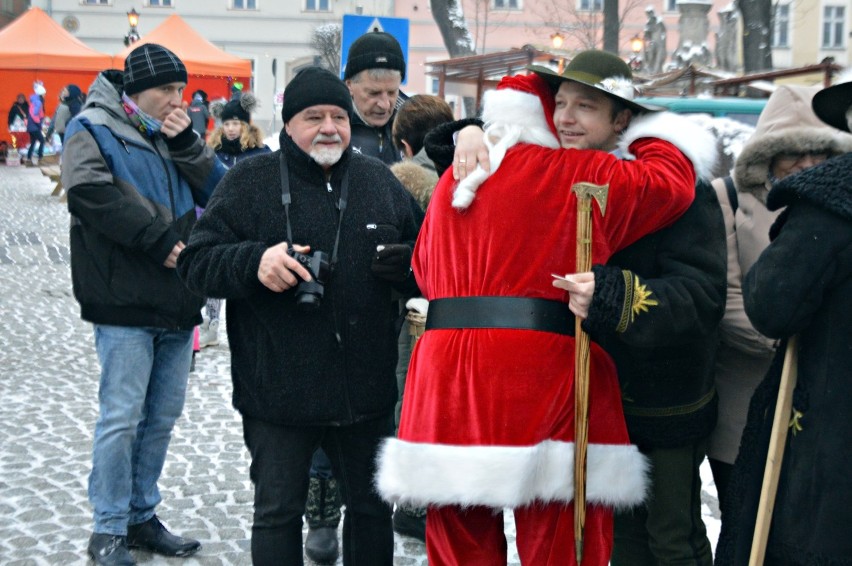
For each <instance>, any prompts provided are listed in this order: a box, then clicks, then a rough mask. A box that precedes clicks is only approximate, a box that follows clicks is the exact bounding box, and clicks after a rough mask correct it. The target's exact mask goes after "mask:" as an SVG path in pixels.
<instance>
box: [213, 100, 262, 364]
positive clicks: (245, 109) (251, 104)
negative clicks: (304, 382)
mask: <svg viewBox="0 0 852 566" xmlns="http://www.w3.org/2000/svg"><path fill="white" fill-rule="evenodd" d="M256 108H257V98H256V97H255V96H254V95H253V94H252V93H250V92H246V93H243V95H242V96H241V97H240V98H239V99H237V100H231V101H230V102H228V103H227V104H221V103H218V102H214V103H213V105H212V107H211V112H212V114H213V115H214V116H215V117H216V118H217V119H219V120H221V121H222V125H221V126H219V127H218V128H216V129H215V130H213V132H212V133H211V134H210V138H209V139H208V140H207V145H209V146H210V147H212V148H213V150H214V151H215V152H216V157H218V158H219V161H221V162H222V163H223V164H224V165H225V167H227V168H228V169H230V168H231V167H233V166H234V165H236V164H237V163H238V162H240V161H242V160H243V159H246V158H248V157H251V156H253V155H260V154H262V153H269V152H270V151H272V150H271V149H269V147H267V146H266V144H264V143H263V132H261V130H260V128H258V127H257V126H255V125H254V124H252V122H251V113H252V112H254V110H255V109H256ZM221 306H222V301H221V300H220V299H216V298H208V299H207V304H206V306H205V310H206V311H207V313H206V316H205V317H204V321H203V322H202V323H201V326H200V327H199V337H198V348H199V349H201V348H206V347H207V346H215V345H217V344H218V343H219V313H220V310H221Z"/></svg>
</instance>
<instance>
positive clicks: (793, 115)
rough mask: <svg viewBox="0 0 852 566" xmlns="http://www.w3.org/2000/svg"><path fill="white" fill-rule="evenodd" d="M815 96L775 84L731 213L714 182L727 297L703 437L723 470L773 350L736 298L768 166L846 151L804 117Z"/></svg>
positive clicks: (767, 218) (760, 215) (843, 140)
mask: <svg viewBox="0 0 852 566" xmlns="http://www.w3.org/2000/svg"><path fill="white" fill-rule="evenodd" d="M818 90H819V88H818V87H800V86H790V85H782V86H779V87H778V90H776V91H775V92H774V93H773V94H772V97H771V98H770V99H769V102H768V103H767V105H766V108H765V109H764V110H763V113H762V114H761V115H760V119H759V120H758V123H757V127H756V129H755V131H754V134H753V135H752V137H751V138H749V141H748V142H747V143H746V145H745V146H744V147H743V150H742V152H741V153H740V155H739V157H738V158H737V161H736V163H735V164H734V171H733V178H734V185H735V186H736V189H737V200H738V207H737V211H736V214H734V213H733V210H732V207H731V205H730V200H729V199H728V193H727V191H726V189H725V185H724V182H723V180H722V179H716V180H715V181H713V186H714V188H715V189H716V194H717V196H718V197H719V203H720V204H721V206H722V214H723V216H724V217H725V229H726V232H727V243H728V293H727V304H726V307H725V316H724V318H723V319H722V323H721V325H720V339H721V343H720V344H719V350H718V352H717V355H716V389H717V390H718V392H719V419H718V424H717V425H716V429H715V430H714V431H713V434H712V435H711V437H710V447H709V450H708V455H709V456H710V458H713V459H716V460H720V461H722V462H726V463H729V464H733V463H734V460H735V459H736V456H737V452H738V451H739V445H740V437H741V436H742V431H743V427H744V426H745V422H746V416H747V413H748V404H749V401H750V400H751V396H752V393H754V389H755V388H756V387H757V385H758V384H759V383H760V381H761V380H762V379H763V377H764V375H765V374H766V371H767V369H768V368H769V364H770V362H771V361H772V357H773V355H774V348H775V344H774V341H773V340H770V339H769V338H766V337H765V336H763V335H761V334H760V333H759V332H757V331H756V330H755V329H754V327H753V326H752V325H751V323H750V322H749V320H748V317H747V316H746V314H745V310H744V307H743V297H742V279H743V277H744V275H745V274H746V273H747V272H748V270H749V269H751V266H752V265H753V264H754V263H755V261H757V258H758V257H759V256H760V254H761V253H762V252H763V250H764V249H765V248H766V246H768V245H769V228H770V227H771V226H772V223H773V222H774V221H775V217H776V216H777V214H778V212H770V211H768V210H767V209H766V195H767V194H768V193H769V189H770V188H771V186H772V179H771V178H770V166H771V164H772V160H773V158H774V157H775V156H777V155H778V154H780V153H785V152H791V153H806V152H825V153H827V154H829V155H839V154H842V153H846V152H848V151H852V136H850V135H848V134H845V133H842V132H840V131H839V130H836V129H834V128H831V127H829V126H826V125H825V124H824V123H823V122H821V121H820V120H819V119H818V118H817V117H816V115H814V113H813V110H811V99H812V98H813V95H814V94H815V93H816V92H817V91H818Z"/></svg>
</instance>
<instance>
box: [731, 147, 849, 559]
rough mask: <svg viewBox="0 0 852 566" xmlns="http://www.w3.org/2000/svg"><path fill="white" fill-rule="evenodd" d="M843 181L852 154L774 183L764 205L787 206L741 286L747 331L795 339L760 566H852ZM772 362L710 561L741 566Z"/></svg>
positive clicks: (769, 406)
mask: <svg viewBox="0 0 852 566" xmlns="http://www.w3.org/2000/svg"><path fill="white" fill-rule="evenodd" d="M850 179H852V153H849V154H846V155H843V156H839V157H835V158H832V159H830V160H828V161H826V162H824V163H822V164H821V165H817V166H815V167H812V168H810V169H806V170H804V171H802V172H800V173H798V174H796V175H793V176H791V177H788V178H786V179H784V180H783V181H781V182H780V183H778V185H776V186H775V188H773V189H772V191H771V192H770V193H769V197H768V199H767V205H768V207H769V208H770V209H778V208H781V207H784V206H786V207H787V208H786V209H785V210H784V212H783V213H782V214H781V216H780V217H779V219H778V221H777V222H776V224H775V226H773V231H772V236H773V237H774V239H773V241H772V243H771V244H770V246H769V247H768V248H767V249H766V250H765V251H764V252H763V254H762V255H761V256H760V258H759V259H758V261H757V263H755V265H754V267H753V268H752V269H751V271H749V273H748V274H747V275H746V278H745V280H744V284H743V293H744V295H745V307H746V313H747V314H748V316H749V318H750V319H751V321H752V323H753V324H754V326H755V328H757V329H758V330H759V331H760V332H762V333H763V334H765V335H767V336H769V337H772V338H785V339H786V338H789V337H790V336H793V335H797V336H798V337H799V363H798V381H797V384H796V389H795V391H794V394H793V409H794V410H796V411H799V412H800V413H801V416H800V417H799V419H798V423H799V425H800V426H801V430H799V431H797V432H796V433H795V434H793V433H792V432H790V431H788V434H787V446H786V451H785V454H784V460H783V464H782V468H781V476H780V482H779V485H778V494H777V496H776V499H775V511H774V514H773V518H772V526H771V530H770V539H769V545H768V549H767V562H766V563H767V564H774V563H780V562H781V560H784V562H783V563H785V564H813V565H817V564H819V565H835V564H838V565H839V564H852V538H850V536H849V533H850V525H852V474H850V472H849V464H850V462H852V444H850V443H849V438H850V436H852V409H850V406H852V317H850V313H852V182H850ZM782 356H783V350H782V351H781V352H779V357H778V358H777V359H776V363H775V364H774V366H773V369H772V370H770V373H769V374H768V375H767V378H766V379H765V380H764V382H763V383H762V384H761V385H760V387H759V388H758V390H757V391H756V392H755V395H754V398H753V399H752V404H751V407H750V409H749V420H748V425H747V427H746V431H745V433H744V435H743V443H742V447H741V449H740V454H739V456H738V457H737V463H736V465H735V471H734V477H733V478H732V489H731V492H730V494H729V497H731V499H732V506H731V509H732V510H733V512H732V516H731V517H730V520H726V522H725V523H723V529H722V535H721V538H720V541H719V549H718V556H717V559H718V560H717V564H723V565H731V564H736V565H740V564H746V563H747V561H748V558H747V557H748V549H749V547H750V542H751V533H752V532H753V528H754V519H755V512H756V509H757V501H758V499H759V492H760V483H761V479H762V476H763V470H764V467H765V463H766V452H767V450H766V448H767V442H768V437H769V430H770V429H771V426H772V419H773V413H774V407H775V400H776V398H777V393H778V384H779V382H780V369H781V363H780V359H781V357H782Z"/></svg>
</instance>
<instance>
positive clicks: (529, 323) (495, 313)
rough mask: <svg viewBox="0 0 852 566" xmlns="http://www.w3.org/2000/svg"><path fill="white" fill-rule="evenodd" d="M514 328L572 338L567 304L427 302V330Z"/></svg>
mask: <svg viewBox="0 0 852 566" xmlns="http://www.w3.org/2000/svg"><path fill="white" fill-rule="evenodd" d="M442 328H514V329H518V330H540V331H542V332H554V333H556V334H564V335H567V336H574V315H573V314H572V313H571V310H570V309H569V308H568V305H567V304H566V303H562V302H559V301H551V300H549V299H536V298H531V297H454V298H448V299H434V300H432V301H429V311H428V314H427V315H426V330H438V329H442Z"/></svg>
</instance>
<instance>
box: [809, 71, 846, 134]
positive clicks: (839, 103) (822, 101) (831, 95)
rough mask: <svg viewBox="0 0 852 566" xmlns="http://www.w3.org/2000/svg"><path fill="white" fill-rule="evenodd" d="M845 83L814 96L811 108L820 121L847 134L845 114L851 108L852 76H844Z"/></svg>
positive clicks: (823, 90) (825, 89)
mask: <svg viewBox="0 0 852 566" xmlns="http://www.w3.org/2000/svg"><path fill="white" fill-rule="evenodd" d="M844 78H845V79H847V80H846V82H841V83H838V84H836V85H834V86H830V87H828V88H824V89H822V90H821V91H819V92H818V93H816V94H815V95H814V99H813V100H812V101H811V107H813V109H814V113H815V114H816V115H817V116H818V117H819V119H820V120H822V121H823V122H825V123H826V124H828V125H829V126H833V127H835V128H837V129H838V130H843V131H844V132H849V131H850V130H849V122H847V121H846V112H847V111H848V110H849V107H850V106H852V74H848V75H845V76H844Z"/></svg>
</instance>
